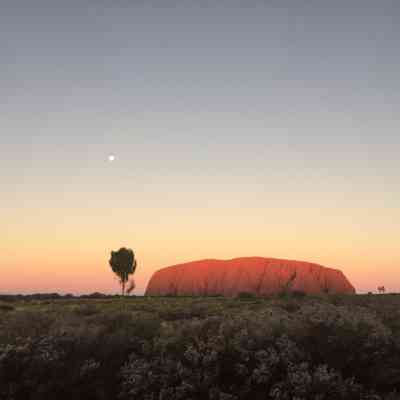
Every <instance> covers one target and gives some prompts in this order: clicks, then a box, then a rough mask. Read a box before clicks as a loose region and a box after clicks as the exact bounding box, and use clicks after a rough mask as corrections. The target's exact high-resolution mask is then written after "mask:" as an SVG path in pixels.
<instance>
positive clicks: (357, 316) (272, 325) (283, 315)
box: [0, 293, 400, 400]
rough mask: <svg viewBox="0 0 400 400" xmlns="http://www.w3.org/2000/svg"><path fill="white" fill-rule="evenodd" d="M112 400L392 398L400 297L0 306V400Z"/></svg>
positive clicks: (395, 395) (396, 387)
mask: <svg viewBox="0 0 400 400" xmlns="http://www.w3.org/2000/svg"><path fill="white" fill-rule="evenodd" d="M53 297H54V296H53ZM93 297H96V296H93ZM118 398H119V399H122V400H124V399H143V400H156V399H157V400H173V399H174V400H175V399H192V400H200V399H210V400H234V399H235V400H239V399H246V400H247V399H252V400H258V399H277V400H278V399H282V400H289V399H297V400H300V399H304V400H308V399H316V400H317V399H318V400H322V399H332V400H333V399H354V400H355V399H371V400H372V399H386V400H394V399H399V398H400V295H390V294H387V295H357V296H356V295H355V296H328V295H326V296H321V297H313V296H304V295H303V294H301V293H295V294H290V295H286V296H274V297H268V298H255V297H253V296H251V295H245V294H243V295H242V296H239V297H238V298H235V299H229V298H220V297H215V298H189V297H187V298H186V297H182V298H178V297H159V298H157V297H153V298H152V297H132V298H124V299H123V298H97V299H96V298H92V299H89V298H87V299H83V298H80V299H76V298H58V299H57V298H53V299H52V298H47V299H46V298H45V297H42V298H40V299H39V300H38V299H35V298H30V299H24V298H22V297H20V298H17V299H15V298H14V299H13V298H11V297H9V298H7V297H3V298H2V300H0V399H1V400H3V399H14V400H16V399H24V400H29V399H32V400H36V399H49V400H50V399H51V400H54V399H57V400H63V399H93V400H94V399H118Z"/></svg>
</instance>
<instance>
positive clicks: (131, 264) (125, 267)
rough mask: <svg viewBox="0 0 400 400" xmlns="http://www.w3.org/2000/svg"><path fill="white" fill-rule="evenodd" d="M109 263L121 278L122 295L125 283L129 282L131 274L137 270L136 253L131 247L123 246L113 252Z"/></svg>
mask: <svg viewBox="0 0 400 400" xmlns="http://www.w3.org/2000/svg"><path fill="white" fill-rule="evenodd" d="M109 264H110V267H111V269H112V270H113V272H114V273H115V275H117V276H118V278H119V281H120V283H121V288H122V296H124V295H125V284H126V282H128V279H129V275H132V274H133V273H134V272H135V270H136V259H135V254H134V252H133V251H132V250H131V249H126V248H125V247H122V248H120V249H119V250H118V251H112V252H111V258H110V260H109Z"/></svg>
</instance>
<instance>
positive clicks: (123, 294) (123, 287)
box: [121, 281, 125, 296]
mask: <svg viewBox="0 0 400 400" xmlns="http://www.w3.org/2000/svg"><path fill="white" fill-rule="evenodd" d="M121 286H122V296H125V281H122V282H121Z"/></svg>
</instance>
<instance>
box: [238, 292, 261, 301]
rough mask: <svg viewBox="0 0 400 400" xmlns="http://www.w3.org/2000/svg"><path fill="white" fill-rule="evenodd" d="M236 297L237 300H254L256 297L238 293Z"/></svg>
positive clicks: (250, 293) (247, 293)
mask: <svg viewBox="0 0 400 400" xmlns="http://www.w3.org/2000/svg"><path fill="white" fill-rule="evenodd" d="M236 297H237V298H238V299H239V300H254V299H255V298H256V297H257V296H256V295H255V294H254V293H252V292H240V293H238V295H237V296H236Z"/></svg>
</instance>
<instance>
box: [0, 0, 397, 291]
mask: <svg viewBox="0 0 400 400" xmlns="http://www.w3.org/2000/svg"><path fill="white" fill-rule="evenodd" d="M399 43H400V2H399V1H398V0H392V1H389V0H380V1H377V0H336V1H331V0H326V1H325V0H318V1H316V0H315V1H312V0H292V1H289V0H247V1H244V0H242V1H239V0H229V1H228V0H213V1H211V0H198V1H194V0H162V1H161V0H160V1H156V0H147V1H145V0H136V1H135V0H115V1H112V2H111V1H105V0H79V1H78V0H70V1H68V2H66V1H61V0H58V1H57V0H56V1H55V0H51V1H50V0H36V1H34V2H33V1H29V0H25V1H23V0H1V4H0V88H1V89H0V150H1V157H0V171H1V173H0V187H1V194H0V205H1V207H0V221H1V222H0V250H1V260H0V293H32V292H60V293H91V292H94V291H101V292H105V293H115V292H118V291H119V286H118V281H117V280H116V278H114V277H113V274H112V271H111V269H110V267H109V265H108V259H109V255H110V252H111V250H116V249H118V248H120V247H122V246H127V247H131V248H132V249H133V250H134V251H135V254H136V258H137V260H138V267H137V271H136V274H135V280H136V284H137V289H136V293H138V294H140V293H143V291H144V289H145V287H146V284H147V282H148V280H149V278H150V276H151V274H152V273H153V272H154V271H155V270H157V269H159V268H161V267H164V266H168V265H171V264H176V263H179V262H185V261H191V260H196V259H203V258H222V259H228V258H234V257H239V256H240V257H244V256H266V257H280V258H288V259H298V260H306V261H311V262H316V263H320V264H322V265H325V266H328V267H333V268H339V269H341V270H342V271H343V272H344V273H345V275H346V276H347V277H348V279H349V280H350V281H351V282H352V283H353V285H354V286H355V287H356V289H357V291H359V292H366V291H373V290H375V291H376V287H377V286H378V285H384V286H386V289H387V291H397V292H398V291H400V273H399V267H400V250H399V242H398V240H399V237H400V207H399V198H400V176H399V173H400V157H399V154H400V79H399V71H400V51H399ZM109 154H114V155H115V160H114V161H113V162H109V161H108V155H109Z"/></svg>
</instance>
